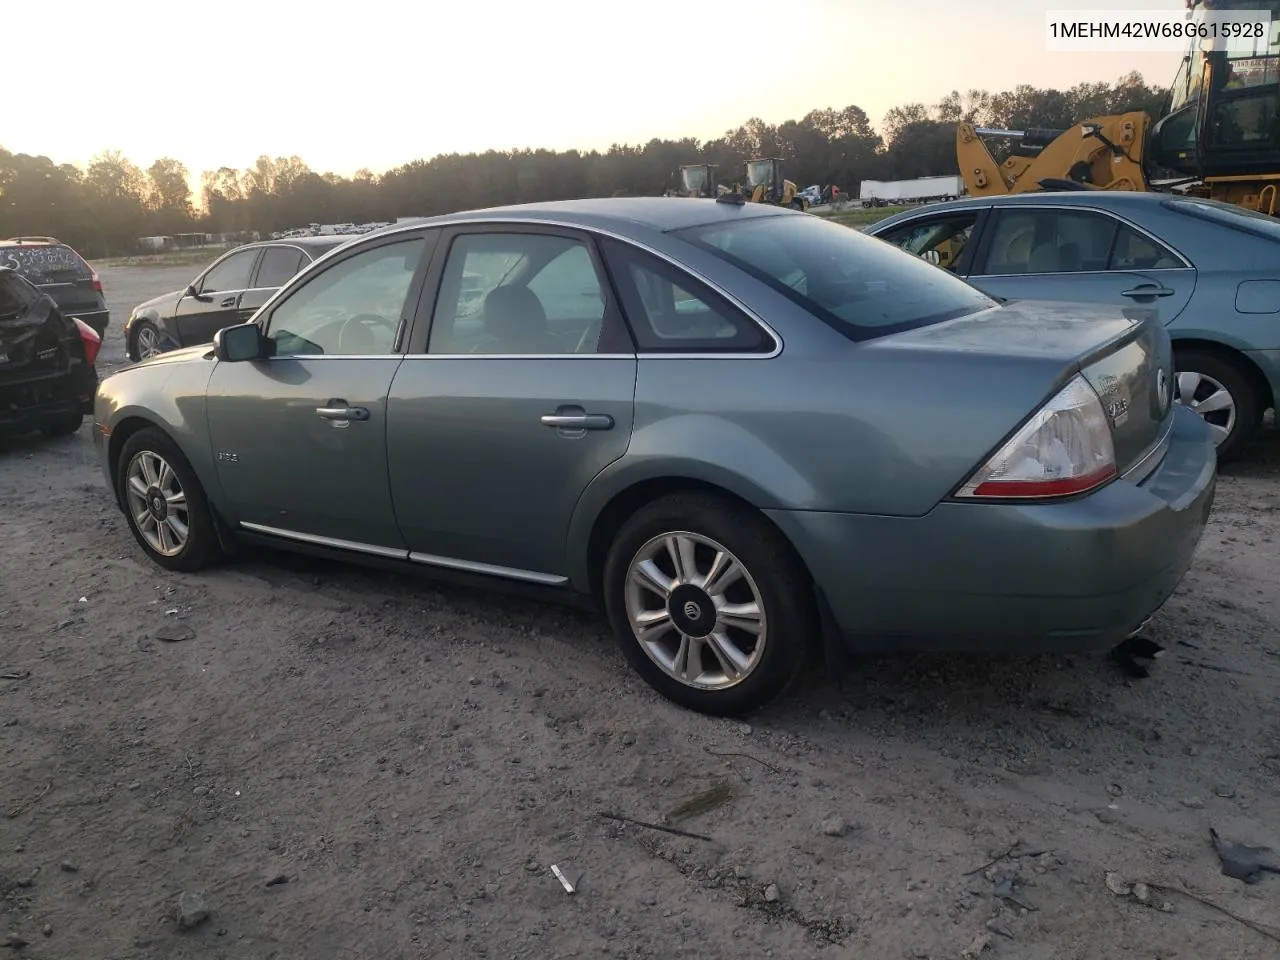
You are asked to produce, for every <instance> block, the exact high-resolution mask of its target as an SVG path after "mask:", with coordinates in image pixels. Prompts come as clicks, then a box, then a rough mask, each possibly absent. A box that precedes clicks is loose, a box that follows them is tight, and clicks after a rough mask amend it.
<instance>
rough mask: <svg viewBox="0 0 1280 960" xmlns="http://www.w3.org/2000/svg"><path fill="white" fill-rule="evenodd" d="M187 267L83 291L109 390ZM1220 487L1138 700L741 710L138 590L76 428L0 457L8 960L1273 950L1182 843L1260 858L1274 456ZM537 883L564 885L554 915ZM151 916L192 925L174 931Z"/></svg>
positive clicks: (577, 665) (1024, 682)
mask: <svg viewBox="0 0 1280 960" xmlns="http://www.w3.org/2000/svg"><path fill="white" fill-rule="evenodd" d="M192 273H194V270H193V269H192V268H165V269H156V268H151V269H148V268H145V267H121V268H114V269H113V268H107V269H104V270H103V272H102V279H103V283H104V284H105V286H106V289H107V291H108V294H109V296H110V299H111V305H112V311H113V320H112V330H111V331H110V333H111V336H109V339H108V343H107V347H106V352H105V355H104V357H105V358H104V361H103V363H102V366H103V368H104V370H106V371H109V370H112V369H115V368H118V367H119V366H121V365H122V364H123V363H124V353H123V344H122V343H121V342H120V335H119V331H120V324H121V323H122V322H123V321H124V319H125V317H126V316H127V314H128V310H129V308H130V307H131V306H132V305H133V304H135V303H137V302H139V301H141V300H142V299H144V298H146V297H150V296H153V295H155V294H158V293H161V292H163V291H165V290H168V289H174V288H177V287H180V286H182V285H183V284H185V283H186V282H187V280H188V279H189V278H190V275H191V274H192ZM1219 490H1220V492H1219V499H1218V502H1217V506H1216V509H1215V512H1214V515H1213V520H1212V523H1211V525H1210V528H1209V531H1208V533H1207V535H1206V538H1205V540H1204V543H1203V545H1202V546H1201V548H1200V552H1199V555H1198V558H1197V560H1196V563H1195V566H1194V567H1193V569H1192V571H1191V573H1190V575H1189V576H1188V577H1187V580H1186V581H1185V584H1184V586H1183V588H1182V589H1181V591H1180V592H1179V593H1178V595H1177V596H1176V597H1175V598H1174V599H1173V600H1172V601H1171V602H1170V603H1169V604H1168V606H1167V607H1166V608H1165V609H1164V610H1163V611H1162V612H1161V613H1160V614H1159V615H1158V617H1157V618H1156V620H1155V622H1154V624H1153V626H1152V628H1151V631H1150V633H1151V636H1152V637H1153V638H1155V639H1157V640H1158V641H1159V642H1160V643H1162V644H1164V645H1165V646H1166V647H1167V653H1166V655H1165V656H1164V657H1163V658H1162V659H1161V660H1159V661H1157V662H1156V663H1155V664H1154V665H1153V667H1152V673H1151V676H1150V677H1149V678H1147V679H1130V678H1127V677H1126V676H1125V675H1124V674H1123V673H1122V672H1121V670H1120V669H1119V667H1118V666H1117V665H1116V664H1114V663H1112V662H1110V661H1109V660H1108V659H1107V658H1105V657H1071V658H1066V657H1049V658H1043V659H1034V660H1016V659H991V658H980V659H973V658H950V659H948V658H939V657H933V658H925V657H894V658H884V659H878V660H875V661H872V662H865V663H860V664H858V665H857V667H856V669H855V671H854V672H853V673H852V674H850V675H849V676H848V677H847V678H846V679H845V680H844V681H843V683H841V684H836V683H834V682H833V681H832V680H830V679H829V678H827V677H825V676H823V675H821V674H816V675H815V676H813V677H812V678H811V679H810V680H809V681H808V682H807V683H806V685H805V688H804V689H803V690H801V691H800V692H799V693H797V694H795V695H793V696H791V697H790V698H789V699H787V700H786V701H785V702H782V703H779V704H777V705H775V706H774V707H773V708H771V709H769V710H768V711H767V712H765V713H763V714H761V715H759V716H757V717H755V718H753V719H752V720H751V722H750V723H749V724H744V723H741V722H726V721H718V720H712V719H707V718H704V717H701V716H698V715H694V714H691V713H686V712H683V711H681V710H679V709H677V708H675V707H673V706H670V705H668V704H667V703H666V702H664V701H662V700H660V699H659V698H658V697H657V696H656V695H655V694H653V693H651V692H650V690H649V689H648V688H647V687H646V686H645V685H644V684H643V683H641V682H640V681H639V680H638V679H637V678H636V677H635V676H633V674H632V673H631V671H630V670H629V669H628V668H627V667H626V666H625V664H624V662H623V660H622V658H621V656H620V655H619V653H618V651H617V650H616V649H615V647H614V645H613V644H612V642H611V641H610V640H609V639H608V637H607V634H606V631H605V628H604V625H603V624H602V623H599V622H596V621H594V620H593V619H592V618H590V617H588V616H585V615H582V614H577V613H571V612H564V611H560V610H556V609H553V608H550V607H543V606H540V605H537V604H534V603H531V602H525V601H518V600H511V599H505V598H502V597H500V596H499V595H496V594H493V595H490V594H484V593H479V592H470V591H463V590H459V589H456V588H452V587H445V588H441V587H438V586H433V585H431V584H430V583H428V582H424V581H422V580H416V579H410V578H408V577H404V578H400V577H396V576H391V575H388V574H383V573H376V572H369V571H365V570H360V569H355V568H345V567H339V566H337V565H334V564H329V563H322V562H319V561H315V560H307V559H299V558H292V557H287V556H284V555H275V554H268V553H262V554H252V555H249V556H248V557H246V558H244V559H242V560H240V561H238V562H237V563H235V564H234V565H231V566H227V567H225V568H223V569H219V570H217V571H215V572H211V573H207V574H203V575H194V576H184V575H176V574H169V573H166V572H164V571H162V570H160V569H159V568H158V567H156V566H154V565H152V564H151V563H149V562H148V561H147V560H146V559H145V558H144V557H143V555H142V553H141V551H140V550H139V548H138V547H137V546H136V545H135V543H134V541H133V539H132V538H131V537H130V535H129V532H128V530H127V528H126V525H125V521H124V519H123V517H122V516H121V515H120V514H119V513H118V512H117V510H116V509H115V507H114V506H113V505H112V503H111V501H110V498H109V494H108V492H107V490H106V487H105V485H104V481H103V478H102V476H101V475H100V473H99V471H98V467H97V464H96V462H95V460H94V457H93V448H92V443H91V440H90V437H89V429H88V427H87V426H86V427H85V428H83V429H82V430H81V431H80V433H79V434H78V435H76V436H74V437H71V438H68V439H65V440H57V441H48V440H42V439H33V440H30V441H21V442H13V443H10V444H7V445H5V446H2V447H0V498H2V503H3V511H0V545H2V547H0V638H3V639H2V642H0V673H2V674H3V679H0V724H2V726H0V754H2V756H3V767H2V768H0V814H3V816H0V944H3V942H4V938H5V937H6V936H11V935H12V936H16V937H19V938H21V939H22V940H25V941H27V944H26V946H25V947H21V948H19V949H15V950H12V951H11V954H12V955H14V956H24V957H29V958H95V960H96V958H102V960H108V958H110V960H114V958H144V957H152V958H179V957H227V958H236V960H257V958H268V957H276V958H294V957H299V958H301V957H306V958H318V957H343V958H357V957H360V958H363V957H369V958H378V960H387V958H401V957H481V958H507V957H538V958H549V957H587V956H604V955H608V956H615V957H663V958H666V957H672V956H676V955H690V956H697V957H700V958H708V960H711V958H721V957H723V958H734V960H737V958H742V957H752V958H755V957H777V958H788V960H792V958H796V960H798V958H806V957H828V956H829V957H858V958H864V957H865V958H875V960H895V958H908V960H914V958H934V960H936V958H959V957H961V955H962V952H963V951H966V950H968V949H970V948H974V950H970V955H971V956H976V955H978V953H976V952H975V950H976V951H980V955H981V956H982V957H986V958H997V960H998V958H1001V957H1004V958H1018V960H1050V958H1054V960H1101V958H1130V957H1132V958H1144V960H1152V958H1162V960H1171V958H1181V960H1204V958H1232V960H1246V958H1264V957H1266V958H1274V957H1276V956H1278V955H1280V941H1277V940H1275V939H1269V938H1268V935H1267V933H1266V932H1265V931H1268V930H1269V931H1272V934H1271V936H1280V875H1267V876H1264V877H1263V879H1262V880H1261V881H1260V882H1258V883H1257V884H1254V885H1247V884H1245V883H1243V882H1241V881H1239V880H1234V879H1230V878H1228V877H1226V876H1223V875H1222V874H1221V873H1220V871H1219V866H1218V862H1217V860H1216V858H1215V854H1214V851H1213V849H1212V848H1211V846H1210V839H1209V830H1210V828H1211V827H1214V828H1216V829H1217V830H1218V831H1219V833H1221V834H1222V835H1223V836H1224V837H1227V838H1229V839H1233V840H1238V841H1242V842H1246V843H1250V844H1256V845H1265V846H1271V847H1275V848H1277V849H1278V850H1280V702H1278V701H1277V690H1280V687H1278V686H1277V681H1278V680H1280V607H1277V604H1276V592H1277V583H1278V582H1280V577H1278V575H1277V569H1278V568H1280V563H1278V560H1280V442H1278V440H1277V436H1276V433H1275V431H1274V430H1272V431H1271V432H1270V434H1269V435H1268V436H1267V437H1266V438H1265V439H1264V441H1263V442H1260V443H1259V444H1258V447H1257V449H1256V450H1254V451H1253V452H1252V455H1251V456H1250V457H1249V458H1248V459H1247V461H1246V462H1245V463H1243V464H1241V465H1239V466H1236V467H1230V468H1224V475H1223V477H1222V480H1221V486H1220V488H1219ZM691 799H692V800H693V802H692V803H686V801H690V800H691ZM682 804H684V805H685V807H686V809H685V812H684V815H681V812H680V811H679V810H678V809H677V808H678V807H680V805H682ZM689 807H692V808H693V809H692V810H689V809H688V808H689ZM600 812H612V813H617V814H621V815H624V816H629V817H634V818H638V819H641V820H647V821H651V822H652V821H661V820H662V818H663V817H664V816H668V815H670V819H669V821H667V822H669V823H670V824H671V825H673V826H676V827H678V828H680V829H683V830H685V831H689V832H692V833H695V834H699V835H702V836H704V837H707V838H709V839H698V838H695V837H682V836H676V835H672V834H668V833H663V832H658V831H655V830H651V829H646V828H642V827H638V826H635V825H630V824H626V823H623V822H620V821H613V820H608V819H603V818H601V817H599V816H598V814H599V813H600ZM1015 843H1017V844H1020V845H1019V846H1018V847H1017V848H1016V849H1015V850H1014V854H1015V855H1014V856H1012V857H1007V858H1005V859H1003V860H1001V861H1000V862H999V863H997V864H995V865H994V866H992V867H990V868H989V869H986V870H984V869H983V868H984V865H987V864H989V862H990V861H992V860H994V859H995V858H996V857H998V856H999V855H1000V854H1002V853H1005V852H1006V851H1009V850H1010V848H1011V847H1013V845H1014V844H1015ZM1034 851H1044V852H1043V853H1040V854H1039V855H1035V856H1032V855H1030V854H1031V853H1033V852H1034ZM552 864H557V865H561V866H562V867H563V868H564V869H565V870H566V871H573V872H571V875H575V874H574V872H576V871H577V870H580V871H582V872H581V877H580V880H579V885H578V891H577V893H576V894H575V895H572V896H570V895H567V894H566V893H565V891H564V890H563V889H562V888H561V886H560V883H559V882H558V881H557V879H556V877H555V876H554V875H553V874H552V872H551V869H550V868H551V865H552ZM1108 872H1114V873H1116V874H1118V875H1119V876H1118V877H1115V878H1112V886H1114V887H1115V888H1116V889H1117V890H1119V891H1120V892H1119V893H1116V892H1113V891H1112V890H1111V889H1110V888H1109V886H1108V883H1107V874H1108ZM275 880H283V881H284V882H270V881H275ZM1122 881H1123V882H1124V883H1132V882H1134V881H1144V882H1146V883H1147V884H1149V885H1150V886H1149V887H1147V888H1145V889H1144V888H1137V891H1136V893H1128V894H1126V893H1125V890H1126V887H1124V886H1122V885H1121V882H1122ZM183 893H194V894H198V895H200V896H201V897H202V898H203V900H204V901H205V903H206V905H207V909H208V910H209V917H208V919H207V920H205V921H204V922H202V923H199V924H198V925H196V926H195V927H194V928H192V929H186V930H183V929H179V928H178V925H177V924H176V923H175V919H174V914H175V905H176V904H177V902H178V900H179V897H180V895H182V894H183ZM1144 901H1146V902H1144ZM1205 901H1207V902H1208V903H1212V904H1216V905H1217V907H1218V908H1220V909H1215V908H1213V907H1211V906H1209V905H1207V904H1206V903H1205ZM1231 914H1234V915H1235V916H1234V917H1233V916H1231ZM1249 923H1252V924H1256V925H1263V926H1262V930H1261V931H1260V930H1258V929H1256V928H1255V927H1251V926H1250V925H1249ZM14 943H15V944H16V941H14ZM984 943H985V947H983V944H984Z"/></svg>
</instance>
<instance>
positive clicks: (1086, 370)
mask: <svg viewBox="0 0 1280 960" xmlns="http://www.w3.org/2000/svg"><path fill="white" fill-rule="evenodd" d="M1172 362H1173V355H1172V351H1171V348H1170V341H1169V336H1168V334H1167V332H1166V331H1165V329H1164V327H1163V326H1162V325H1161V324H1160V323H1158V322H1156V321H1155V319H1154V318H1153V316H1152V314H1151V312H1150V311H1144V310H1141V309H1137V310H1128V311H1121V310H1118V309H1115V308H1107V307H1093V308H1089V307H1079V306H1072V305H1063V304H1032V303H1022V304H1019V305H1017V306H1016V307H1007V306H1001V305H999V304H998V303H996V302H995V301H994V300H992V299H990V298H989V297H988V296H987V295H986V294H984V293H982V292H980V291H978V290H977V289H975V288H974V287H971V286H969V285H968V284H966V283H965V282H963V281H961V280H959V279H957V278H955V277H953V276H951V275H950V274H948V273H947V272H946V271H944V270H940V269H938V268H936V267H934V266H931V265H929V264H927V263H925V262H923V261H921V260H920V259H918V258H916V257H914V256H911V255H909V254H907V253H904V252H903V251H901V250H898V249H895V248H893V247H891V246H889V245H888V244H884V243H881V242H880V241H878V240H873V239H870V238H868V237H866V236H863V235H861V234H859V233H858V232H856V231H853V230H848V229H846V228H844V227H840V226H836V225H833V224H830V223H826V222H824V221H822V220H820V219H818V218H815V217H811V216H807V215H804V214H800V213H795V212H791V211H788V210H783V209H779V208H776V207H766V206H759V205H743V204H741V203H734V202H732V199H731V198H730V199H728V200H696V199H674V198H671V199H664V198H652V199H640V198H636V199H615V200H592V201H574V202H564V203H550V204H537V205H527V206H518V207H508V208H501V209H494V210H485V211H477V212H471V213H463V214H456V215H450V216H445V217H439V218H434V219H430V220H423V221H418V222H414V223H406V224H398V225H396V226H395V227H393V228H389V229H386V230H383V231H380V232H378V233H375V234H370V235H368V236H365V237H362V238H360V239H358V240H356V241H354V242H352V243H350V244H348V245H346V246H344V247H342V248H341V249H339V250H335V251H333V252H331V253H329V254H327V255H326V256H324V257H323V258H321V259H320V260H318V261H317V262H316V263H314V264H313V265H312V266H310V267H309V268H307V269H306V270H305V271H304V272H302V273H301V274H300V275H299V276H297V277H295V278H293V279H292V280H290V281H289V282H288V283H287V284H286V285H285V286H284V287H283V288H282V289H281V290H280V291H279V292H278V293H277V294H276V295H275V296H273V297H272V298H271V300H270V301H268V302H267V303H266V304H265V305H264V306H263V307H262V309H261V310H260V311H259V312H258V313H257V315H256V316H255V317H254V319H253V321H252V322H251V323H247V324H241V325H238V326H232V327H228V328H226V329H224V330H222V331H220V332H219V333H218V334H217V336H216V337H215V340H214V344H213V346H212V347H196V348H190V349H185V350H178V351H174V352H171V353H167V354H163V355H161V356H158V357H155V358H152V359H150V360H146V361H144V362H142V363H140V364H137V365H136V366H133V367H129V368H126V369H124V370H122V371H120V372H118V373H116V374H115V375H114V376H112V377H110V378H108V379H107V380H105V381H104V382H103V384H102V386H101V388H100V390H99V392H98V396H97V403H96V409H95V432H94V436H95V441H96V443H97V444H98V448H99V452H100V455H101V461H102V468H103V470H104V472H105V475H106V478H107V480H108V482H109V484H110V488H111V490H112V493H113V496H114V497H115V498H116V500H117V502H118V504H119V506H120V508H121V509H122V510H123V511H124V513H125V516H126V517H127V518H128V523H129V526H130V528H131V530H132V531H133V533H134V536H135V537H136V538H137V541H138V543H139V544H141V546H142V549H143V550H144V551H145V552H146V553H147V554H148V555H149V556H150V557H151V558H152V559H153V560H154V561H155V562H156V563H158V564H160V565H161V566H163V567H166V568H168V569H171V570H181V571H194V570H198V569H200V568H201V567H204V566H206V565H207V564H209V563H211V562H212V561H214V560H215V559H217V558H218V557H220V556H222V555H224V554H228V553H232V552H234V550H235V549H236V547H237V545H238V544H239V543H241V542H243V541H251V542H256V543H261V544H268V545H271V546H276V547H283V548H291V549H299V550H309V551H318V552H323V553H328V554H332V555H336V556H340V557H345V558H349V559H351V560H361V561H365V562H370V563H379V564H387V565H390V566H392V567H395V568H400V569H413V568H416V569H420V570H426V571H432V572H435V573H436V574H439V575H452V576H458V577H464V578H472V579H481V580H484V581H486V582H489V583H506V584H521V585H525V586H526V587H530V588H536V589H539V590H541V591H545V592H547V593H549V594H550V595H553V596H558V597H561V598H564V599H566V600H570V601H574V602H583V603H587V604H592V605H598V606H600V607H601V608H602V609H603V611H604V612H605V614H606V615H607V616H608V618H609V620H610V622H611V623H612V625H613V627H614V629H615V631H616V633H617V635H618V638H619V640H620V642H621V644H622V648H623V650H624V651H625V652H626V655H627V657H628V659H629V660H630V662H631V664H632V665H633V666H634V667H635V668H636V670H637V671H638V672H639V673H640V674H641V675H642V676H643V677H644V678H645V679H646V680H647V681H648V682H649V683H650V684H652V685H653V686H654V687H655V688H656V689H657V690H659V691H660V692H661V693H662V694H664V695H665V696H667V697H669V698H671V699H672V700H674V701H676V702H678V703H681V704H684V705H686V706H688V707H690V708H693V709H697V710H702V711H706V712H709V713H717V714H733V713H740V712H743V711H747V710H751V709H753V708H755V707H758V706H759V705H761V704H763V703H765V702H766V701H768V700H770V699H771V698H773V697H775V696H777V695H778V694H779V693H780V692H782V691H783V690H784V689H786V688H787V687H788V685H789V684H790V683H791V682H792V680H793V679H794V678H795V677H796V676H797V675H798V673H799V671H800V668H801V665H802V663H803V662H804V659H805V655H806V652H807V651H808V650H809V649H810V648H811V647H812V646H813V645H815V644H816V645H823V644H825V646H826V648H827V649H828V650H835V649H839V646H838V645H841V644H848V645H851V646H852V647H853V648H855V649H859V650H870V649H876V648H881V649H882V648H884V647H886V646H887V647H890V648H895V649H896V648H905V647H922V646H937V645H939V644H941V645H943V646H945V647H948V648H951V649H955V650H974V649H980V648H988V649H989V648H1000V649H1005V650H1016V651H1024V652H1037V651H1044V650H1053V649H1068V650H1087V649H1094V648H1105V647H1109V646H1111V645H1114V644H1116V643H1117V642H1119V641H1120V640H1122V639H1123V638H1125V637H1126V636H1128V635H1129V634H1131V633H1132V632H1133V631H1134V630H1136V629H1137V628H1138V627H1139V626H1140V625H1141V624H1142V623H1143V622H1144V621H1145V620H1146V618H1147V617H1148V616H1149V615H1150V614H1151V613H1152V612H1153V611H1155V610H1156V609H1157V608H1158V607H1159V606H1160V605H1161V604H1162V603H1163V602H1164V601H1165V600H1166V598H1168V597H1169V596H1170V594H1171V593H1172V592H1173V591H1174V589H1175V588H1176V587H1177V585H1178V583H1179V581H1180V580H1181V578H1182V576H1183V574H1184V572H1185V571H1186V570H1187V568H1188V566H1189V564H1190V562H1191V558H1192V554H1193V552H1194V550H1195V548H1196V544H1197V542H1198V541H1199V539H1200V537H1201V534H1202V532H1203V529H1204V526H1205V522H1206V518H1207V514H1208V511H1209V507H1210V503H1211V502H1212V499H1213V490H1214V479H1215V475H1216V474H1215V468H1216V460H1215V455H1214V447H1213V442H1212V439H1211V438H1210V435H1209V430H1208V428H1207V427H1206V425H1205V424H1204V422H1203V421H1202V420H1201V419H1200V418H1198V417H1196V416H1195V415H1194V414H1193V413H1191V412H1190V411H1189V410H1187V409H1185V408H1183V407H1175V406H1174V404H1173V397H1172V385H1173V375H1172V374H1173V365H1172Z"/></svg>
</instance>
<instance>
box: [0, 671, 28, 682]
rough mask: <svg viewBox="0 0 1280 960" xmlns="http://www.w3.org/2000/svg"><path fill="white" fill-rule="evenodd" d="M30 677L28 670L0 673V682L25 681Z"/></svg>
mask: <svg viewBox="0 0 1280 960" xmlns="http://www.w3.org/2000/svg"><path fill="white" fill-rule="evenodd" d="M29 676H31V671H30V670H10V671H8V672H7V673H0V680H25V679H27V677H29Z"/></svg>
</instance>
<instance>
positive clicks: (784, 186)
mask: <svg viewBox="0 0 1280 960" xmlns="http://www.w3.org/2000/svg"><path fill="white" fill-rule="evenodd" d="M746 174H747V189H746V191H743V195H744V196H745V198H746V199H747V200H749V201H750V202H751V203H771V204H774V205H775V206H779V207H792V208H794V209H796V210H808V209H809V201H808V200H806V199H805V198H804V196H802V195H801V194H800V192H799V190H797V189H796V185H795V183H793V182H792V181H790V180H787V179H785V178H784V177H783V176H782V159H781V158H780V157H760V158H757V159H755V160H748V161H747V163H746Z"/></svg>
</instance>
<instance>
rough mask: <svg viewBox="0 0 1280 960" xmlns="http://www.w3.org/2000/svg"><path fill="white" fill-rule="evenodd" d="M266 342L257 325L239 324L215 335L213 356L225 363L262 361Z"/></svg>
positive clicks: (223, 329)
mask: <svg viewBox="0 0 1280 960" xmlns="http://www.w3.org/2000/svg"><path fill="white" fill-rule="evenodd" d="M265 345H266V340H265V338H264V337H263V336H262V328H261V327H260V326H258V325H257V324H256V323H237V324H236V325H235V326H233V327H223V328H222V329H221V330H219V331H218V332H217V333H215V334H214V335H213V355H214V356H215V357H217V358H218V359H219V360H221V361H223V362H224V363H239V362H241V361H244V360H260V359H261V358H262V356H263V353H264V350H263V347H264V346H265Z"/></svg>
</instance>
